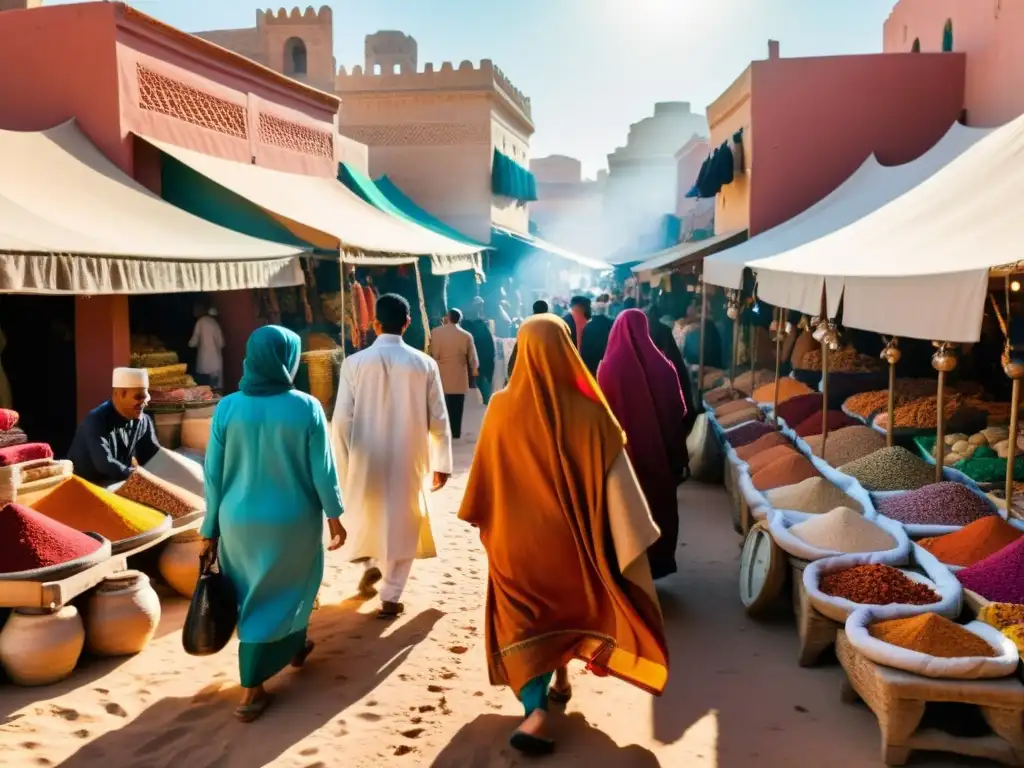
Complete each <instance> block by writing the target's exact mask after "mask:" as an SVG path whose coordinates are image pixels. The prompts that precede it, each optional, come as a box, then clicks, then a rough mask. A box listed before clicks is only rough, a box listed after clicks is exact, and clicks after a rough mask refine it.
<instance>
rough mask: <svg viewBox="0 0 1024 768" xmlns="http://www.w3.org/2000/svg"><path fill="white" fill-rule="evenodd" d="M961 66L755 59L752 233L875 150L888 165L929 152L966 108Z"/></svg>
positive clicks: (959, 59)
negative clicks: (755, 148) (964, 105)
mask: <svg viewBox="0 0 1024 768" xmlns="http://www.w3.org/2000/svg"><path fill="white" fill-rule="evenodd" d="M964 69H965V60H964V56H962V55H960V54H941V55H931V54H921V55H917V56H902V55H886V54H880V55H865V56H835V57H821V58H804V59H785V58H780V59H772V60H768V61H757V62H754V63H753V64H752V66H751V98H750V104H751V122H752V126H753V129H752V130H751V131H749V133H750V136H749V137H748V136H745V137H744V138H745V141H744V143H745V144H747V145H750V144H752V143H754V142H756V147H757V153H756V159H755V158H754V157H753V156H752V157H751V158H749V159H748V162H749V163H750V185H751V190H750V220H749V225H750V233H751V234H752V235H754V234H757V233H759V232H763V231H765V230H766V229H770V228H771V227H774V226H776V225H778V224H781V223H782V222H784V221H786V220H787V219H790V218H792V217H793V216H795V215H797V214H798V213H800V212H802V211H803V210H805V209H806V208H808V207H809V206H811V205H813V204H814V203H816V202H817V201H819V200H821V199H822V198H823V197H825V196H826V195H828V194H829V193H830V192H832V190H834V189H835V188H836V187H837V186H839V184H841V183H842V182H843V181H845V180H846V179H847V178H848V177H849V176H850V174H852V173H853V172H854V171H855V170H856V169H857V168H858V167H859V166H860V165H861V163H863V162H864V160H866V159H867V158H868V156H870V155H871V154H872V153H874V154H875V155H876V157H877V158H878V160H879V162H880V163H882V164H883V165H898V164H902V163H906V162H909V161H910V160H913V159H914V158H916V157H919V156H920V155H922V154H924V153H925V152H926V151H927V150H928V149H930V148H931V147H932V146H933V145H934V144H935V142H936V141H938V140H939V139H940V138H941V137H942V136H943V135H944V134H945V133H946V131H947V130H948V129H949V127H950V125H952V124H953V123H954V122H955V121H956V120H957V119H958V118H959V116H960V114H961V111H962V109H963V90H964ZM748 151H749V146H748Z"/></svg>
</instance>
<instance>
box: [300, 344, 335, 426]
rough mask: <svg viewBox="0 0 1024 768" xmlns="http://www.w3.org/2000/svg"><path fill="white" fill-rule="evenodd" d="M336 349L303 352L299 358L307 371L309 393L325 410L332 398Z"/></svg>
mask: <svg viewBox="0 0 1024 768" xmlns="http://www.w3.org/2000/svg"><path fill="white" fill-rule="evenodd" d="M335 354H336V350H333V349H321V350H314V351H311V352H303V353H302V356H301V358H300V359H301V360H302V362H303V363H305V364H306V369H307V370H308V371H309V394H311V395H312V396H313V397H315V398H316V399H317V400H319V401H320V404H321V405H322V406H323V407H324V410H325V411H326V410H327V409H328V407H329V405H330V402H331V400H332V399H333V398H334V356H335Z"/></svg>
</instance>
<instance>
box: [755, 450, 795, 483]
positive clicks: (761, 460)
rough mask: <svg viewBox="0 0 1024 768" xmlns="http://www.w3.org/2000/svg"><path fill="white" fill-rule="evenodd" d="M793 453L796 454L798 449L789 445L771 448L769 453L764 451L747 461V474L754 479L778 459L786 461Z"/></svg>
mask: <svg viewBox="0 0 1024 768" xmlns="http://www.w3.org/2000/svg"><path fill="white" fill-rule="evenodd" d="M792 453H796V448H794V447H793V446H792V445H790V444H789V443H786V444H784V445H777V446H775V447H774V448H769V449H768V450H767V451H762V452H761V453H759V454H757V455H756V456H751V457H750V459H749V460H748V461H747V472H748V473H749V474H750V476H751V477H753V476H754V475H755V474H757V473H758V472H760V471H761V470H762V469H764V468H765V467H767V466H768V465H769V464H771V463H772V462H774V461H775V460H776V459H784V458H785V457H786V456H789V455H790V454H792Z"/></svg>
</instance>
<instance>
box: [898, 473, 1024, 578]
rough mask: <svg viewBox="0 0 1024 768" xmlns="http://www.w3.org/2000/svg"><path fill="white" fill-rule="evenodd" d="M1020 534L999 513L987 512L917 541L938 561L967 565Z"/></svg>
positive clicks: (1015, 538)
mask: <svg viewBox="0 0 1024 768" xmlns="http://www.w3.org/2000/svg"><path fill="white" fill-rule="evenodd" d="M918 493H920V491H918ZM1021 535H1022V534H1021V532H1020V531H1019V530H1017V529H1016V528H1014V527H1013V526H1012V525H1010V524H1009V523H1008V522H1006V521H1005V520H1003V518H1001V517H999V515H990V516H988V517H985V518H982V519H981V520H975V521H974V522H973V523H971V524H970V525H967V526H964V527H963V528H961V529H960V530H959V531H956V532H954V533H947V534H946V535H945V536H934V537H932V538H929V539H921V540H920V541H919V542H917V543H918V544H919V545H920V546H921V547H923V548H924V549H927V550H928V551H929V552H931V553H932V554H933V555H935V557H936V558H938V560H939V562H942V563H945V564H946V565H959V566H961V567H967V566H970V565H974V564H975V563H979V562H981V561H982V560H984V559H985V558H986V557H988V556H989V555H994V554H995V553H996V552H998V551H999V550H1001V549H1002V548H1003V547H1008V546H1009V545H1010V544H1013V542H1015V541H1016V540H1017V539H1019V538H1020V537H1021Z"/></svg>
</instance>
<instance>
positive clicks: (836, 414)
mask: <svg viewBox="0 0 1024 768" xmlns="http://www.w3.org/2000/svg"><path fill="white" fill-rule="evenodd" d="M821 416H822V414H821V411H818V412H817V413H815V414H812V415H811V416H808V417H807V418H806V419H804V420H803V421H801V422H800V423H799V424H797V425H796V426H795V427H793V431H794V432H796V433H797V434H798V435H800V437H814V436H816V435H817V436H820V435H821V423H822V418H821ZM855 424H857V422H856V421H854V420H853V419H851V418H850V417H849V416H847V415H846V414H845V413H843V412H842V411H829V412H828V432H829V434H830V435H831V434H832V432H833V431H834V430H839V429H843V428H844V427H852V426H854V425H855ZM862 426H863V425H862Z"/></svg>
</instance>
